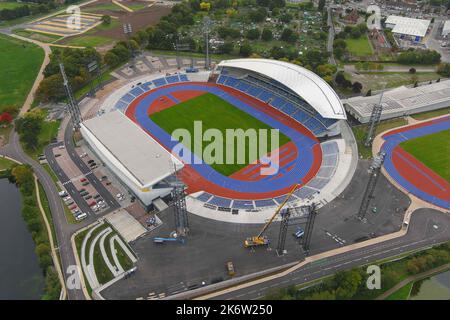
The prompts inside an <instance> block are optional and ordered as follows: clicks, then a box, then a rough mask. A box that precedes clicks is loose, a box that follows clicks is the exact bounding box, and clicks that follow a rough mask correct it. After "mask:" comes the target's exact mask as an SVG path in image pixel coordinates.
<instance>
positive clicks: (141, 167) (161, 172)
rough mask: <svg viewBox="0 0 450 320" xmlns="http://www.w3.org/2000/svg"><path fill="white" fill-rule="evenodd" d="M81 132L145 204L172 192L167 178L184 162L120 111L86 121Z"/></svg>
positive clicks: (102, 158) (96, 152)
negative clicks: (166, 182)
mask: <svg viewBox="0 0 450 320" xmlns="http://www.w3.org/2000/svg"><path fill="white" fill-rule="evenodd" d="M80 131H81V134H82V136H83V138H84V139H85V140H86V142H87V143H88V144H89V146H90V148H91V149H92V150H93V152H94V153H95V154H96V155H97V156H98V157H99V158H100V160H101V161H102V162H103V163H104V164H105V165H106V166H107V167H108V168H109V169H110V170H111V171H112V172H113V173H114V174H115V175H116V176H117V177H118V178H119V179H120V180H121V181H122V182H123V183H124V184H125V185H126V186H127V187H128V189H129V191H131V192H132V193H133V194H134V195H135V196H136V197H137V198H138V199H139V200H140V202H141V203H142V204H143V205H144V206H145V207H149V206H150V205H151V204H152V202H153V201H154V200H155V199H158V198H163V197H166V196H168V195H170V193H171V190H172V188H171V187H169V186H168V185H167V184H165V183H161V182H162V181H163V180H164V179H166V178H168V177H170V176H172V175H173V173H174V170H175V168H176V169H177V170H180V169H181V168H182V167H183V164H182V163H181V162H180V161H179V160H178V159H177V158H176V157H174V156H173V155H172V154H171V153H170V152H169V151H167V150H166V149H165V148H164V147H162V146H161V145H160V144H159V143H158V142H157V141H155V140H154V139H153V138H152V137H151V136H150V135H148V134H147V133H145V132H144V130H143V129H142V128H140V127H139V126H138V125H137V124H135V123H134V122H133V121H132V120H130V119H129V118H128V117H127V116H126V115H125V114H123V113H122V112H120V111H117V110H116V111H112V112H109V113H106V114H104V115H102V116H101V117H94V118H92V119H89V120H86V121H84V122H83V123H82V124H81V129H80Z"/></svg>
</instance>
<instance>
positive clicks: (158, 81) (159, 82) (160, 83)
mask: <svg viewBox="0 0 450 320" xmlns="http://www.w3.org/2000/svg"><path fill="white" fill-rule="evenodd" d="M153 84H154V85H155V86H156V87H161V86H163V85H166V84H167V81H166V79H165V78H159V79H155V80H153Z"/></svg>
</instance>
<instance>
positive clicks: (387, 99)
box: [343, 80, 450, 117]
mask: <svg viewBox="0 0 450 320" xmlns="http://www.w3.org/2000/svg"><path fill="white" fill-rule="evenodd" d="M379 101H380V94H376V95H373V96H370V97H361V96H359V97H353V98H349V99H347V100H344V101H343V102H344V105H348V106H350V107H351V108H352V109H353V110H354V111H355V112H356V113H357V114H358V115H359V116H360V117H370V115H371V113H372V109H373V106H374V105H375V104H377V103H379ZM438 103H444V104H445V103H447V105H450V80H446V81H441V82H438V83H433V84H429V85H423V86H419V87H416V88H407V87H405V86H402V87H399V88H396V89H393V90H389V91H385V92H384V94H383V98H382V101H381V104H382V105H383V114H389V113H398V112H401V113H407V114H411V113H414V112H412V111H413V110H416V109H420V108H424V107H426V106H431V105H435V104H438Z"/></svg>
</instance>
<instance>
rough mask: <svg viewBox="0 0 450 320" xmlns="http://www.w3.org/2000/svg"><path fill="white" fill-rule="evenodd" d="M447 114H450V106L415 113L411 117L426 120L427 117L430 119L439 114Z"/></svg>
mask: <svg viewBox="0 0 450 320" xmlns="http://www.w3.org/2000/svg"><path fill="white" fill-rule="evenodd" d="M445 114H450V107H447V108H443V109H438V110H433V111H428V112H422V113H417V114H413V115H412V116H411V117H413V118H414V119H416V120H426V119H430V118H434V117H438V116H443V115H445Z"/></svg>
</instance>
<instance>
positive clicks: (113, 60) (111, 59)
mask: <svg viewBox="0 0 450 320" xmlns="http://www.w3.org/2000/svg"><path fill="white" fill-rule="evenodd" d="M103 59H104V60H105V63H106V64H107V65H108V66H109V67H111V68H114V67H116V66H118V65H119V64H120V59H119V57H118V56H117V55H116V54H114V52H111V51H108V52H107V53H106V54H105V56H104V58H103Z"/></svg>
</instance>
